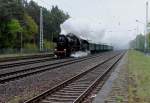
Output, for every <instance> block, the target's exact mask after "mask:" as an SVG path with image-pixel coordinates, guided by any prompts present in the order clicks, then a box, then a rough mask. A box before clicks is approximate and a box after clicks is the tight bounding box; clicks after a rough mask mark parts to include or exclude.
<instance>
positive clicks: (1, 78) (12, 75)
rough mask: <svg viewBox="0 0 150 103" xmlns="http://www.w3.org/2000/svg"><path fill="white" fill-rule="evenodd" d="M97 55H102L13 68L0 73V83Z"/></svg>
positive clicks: (90, 57)
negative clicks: (17, 68)
mask: <svg viewBox="0 0 150 103" xmlns="http://www.w3.org/2000/svg"><path fill="white" fill-rule="evenodd" d="M98 56H102V55H91V56H88V57H82V58H78V59H73V58H71V59H66V60H64V61H61V62H56V63H49V64H45V65H41V66H38V67H31V68H25V69H21V70H20V69H19V70H14V71H11V72H9V70H8V72H5V73H0V83H6V82H9V81H13V80H15V79H19V78H23V77H26V76H30V75H33V74H36V73H41V72H45V71H48V70H52V69H56V68H58V67H61V66H66V65H70V64H73V63H77V62H82V61H85V60H88V59H92V58H95V57H98Z"/></svg>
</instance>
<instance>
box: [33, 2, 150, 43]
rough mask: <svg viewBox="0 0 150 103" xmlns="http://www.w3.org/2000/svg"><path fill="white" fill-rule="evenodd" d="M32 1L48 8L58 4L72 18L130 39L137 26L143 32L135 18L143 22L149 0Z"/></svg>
mask: <svg viewBox="0 0 150 103" xmlns="http://www.w3.org/2000/svg"><path fill="white" fill-rule="evenodd" d="M34 1H35V2H37V3H38V4H39V5H42V6H44V7H46V8H48V9H51V6H52V5H58V7H59V8H60V9H62V10H63V11H64V12H68V14H69V15H70V16H71V17H72V18H75V19H80V20H86V21H88V23H98V24H102V25H105V29H106V31H107V33H108V34H110V35H113V34H117V35H115V36H118V37H120V40H122V39H127V38H129V40H131V39H133V38H134V37H135V33H136V32H137V31H135V30H134V29H135V28H137V26H138V32H139V33H140V32H143V28H144V25H143V24H140V23H136V19H137V20H139V21H141V22H143V23H145V7H146V1H150V0H34ZM149 4H150V2H149ZM109 31H112V32H109ZM121 37H124V38H121ZM117 40H119V39H117Z"/></svg>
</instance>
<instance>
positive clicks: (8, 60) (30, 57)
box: [0, 53, 53, 63]
mask: <svg viewBox="0 0 150 103" xmlns="http://www.w3.org/2000/svg"><path fill="white" fill-rule="evenodd" d="M50 56H53V54H50V53H45V54H43V53H42V54H35V55H27V56H17V57H4V58H0V63H3V62H12V61H19V60H25V59H33V58H41V57H50Z"/></svg>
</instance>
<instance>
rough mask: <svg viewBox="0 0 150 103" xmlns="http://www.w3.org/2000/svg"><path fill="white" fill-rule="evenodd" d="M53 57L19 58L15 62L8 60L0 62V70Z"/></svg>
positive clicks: (48, 59)
mask: <svg viewBox="0 0 150 103" xmlns="http://www.w3.org/2000/svg"><path fill="white" fill-rule="evenodd" d="M53 59H54V58H53V57H42V58H40V57H39V58H36V59H29V60H20V61H19V62H18V61H15V62H8V63H0V70H2V69H5V68H10V67H16V66H22V65H27V64H34V63H40V62H45V61H50V60H53Z"/></svg>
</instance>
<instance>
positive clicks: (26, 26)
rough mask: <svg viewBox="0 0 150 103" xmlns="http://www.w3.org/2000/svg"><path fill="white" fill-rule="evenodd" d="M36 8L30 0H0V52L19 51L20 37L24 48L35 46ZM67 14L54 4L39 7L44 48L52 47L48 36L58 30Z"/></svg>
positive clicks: (55, 34) (56, 32) (37, 46)
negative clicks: (47, 6)
mask: <svg viewBox="0 0 150 103" xmlns="http://www.w3.org/2000/svg"><path fill="white" fill-rule="evenodd" d="M40 8H43V7H41V6H39V5H38V4H37V3H35V2H34V1H32V0H31V1H30V2H27V0H0V14H1V15H0V53H5V52H6V51H7V50H16V51H20V50H21V38H22V47H23V48H24V49H26V48H27V49H36V50H37V49H38V48H39V25H40ZM68 18H69V15H68V14H67V13H64V12H63V11H62V10H60V9H59V8H58V7H57V6H53V7H52V9H51V10H50V11H49V10H47V9H46V8H43V20H44V21H43V28H44V40H45V41H44V43H45V45H46V46H44V47H45V48H44V49H45V50H46V49H51V48H52V47H53V46H51V45H52V37H56V36H57V35H58V34H59V33H60V24H62V23H63V22H64V21H65V20H66V19H68ZM48 43H50V44H48ZM47 47H48V48H47ZM24 49H23V50H24Z"/></svg>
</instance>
